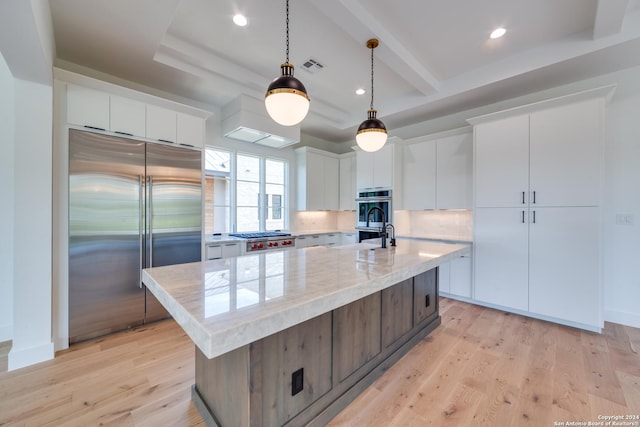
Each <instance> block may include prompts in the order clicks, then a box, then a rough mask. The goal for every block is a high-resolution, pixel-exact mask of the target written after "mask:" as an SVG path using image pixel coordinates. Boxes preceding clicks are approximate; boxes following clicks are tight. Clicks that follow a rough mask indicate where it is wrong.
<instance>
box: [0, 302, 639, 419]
mask: <svg viewBox="0 0 640 427" xmlns="http://www.w3.org/2000/svg"><path fill="white" fill-rule="evenodd" d="M440 301H441V306H440V312H441V315H442V325H441V326H440V327H439V328H437V329H436V330H435V331H434V332H433V333H432V334H431V335H430V336H428V337H427V338H426V339H425V340H423V341H422V342H421V343H420V344H418V345H417V346H416V347H415V348H414V349H412V350H411V351H410V352H409V353H408V354H407V355H405V356H404V357H403V358H402V359H401V360H400V361H399V362H398V363H396V364H395V365H394V366H393V367H392V368H390V369H389V370H388V371H387V372H386V373H385V374H384V375H383V376H382V377H380V378H379V379H378V380H377V381H376V382H375V383H374V384H373V385H372V386H371V387H369V388H368V389H367V390H366V391H365V392H364V393H362V394H361V395H360V396H359V397H358V398H357V399H356V400H355V401H354V402H353V403H352V404H351V405H349V406H348V407H347V408H346V409H345V410H344V411H342V412H341V413H340V414H339V415H338V416H337V417H336V418H335V419H334V420H333V421H332V422H331V424H330V425H331V426H382V425H384V426H403V427H404V426H427V425H434V426H446V425H451V426H474V427H475V426H498V427H500V426H515V425H531V426H536V427H538V426H554V421H556V422H566V421H584V422H588V421H598V416H599V415H635V414H638V415H640V354H639V352H640V329H635V328H630V327H625V326H621V325H616V324H612V323H607V324H606V326H605V330H604V333H603V334H601V335H599V334H594V333H590V332H584V331H580V330H577V329H572V328H568V327H564V326H559V325H555V324H551V323H547V322H542V321H538V320H534V319H529V318H526V317H522V316H517V315H514V314H508V313H504V312H501V311H496V310H491V309H487V308H483V307H479V306H474V305H469V304H465V303H462V302H458V301H454V300H450V299H441V300H440ZM193 370H194V349H193V345H192V344H191V341H190V340H189V338H188V337H186V335H185V334H184V333H183V332H182V330H181V329H180V328H179V327H178V326H177V325H176V324H175V323H174V322H173V321H165V322H160V323H156V324H153V325H149V326H146V327H141V328H137V329H135V330H131V331H127V332H124V333H119V334H115V335H112V336H110V337H107V338H103V339H98V340H94V341H91V342H87V343H83V344H79V345H76V346H74V347H73V348H72V349H70V350H67V351H64V352H61V353H58V355H57V356H56V358H55V359H54V360H52V361H49V362H44V363H41V364H38V365H35V366H31V367H28V368H24V369H20V370H17V371H13V372H10V373H3V374H0V425H1V426H4V425H14V424H15V425H55V426H60V425H74V426H75V425H78V426H89V425H118V426H121V425H136V426H137V425H140V426H142V425H149V426H159V425H162V426H202V425H204V423H203V421H202V419H201V418H200V416H199V414H198V413H197V410H196V409H195V407H194V406H193V404H192V403H191V402H190V387H191V384H192V383H193Z"/></svg>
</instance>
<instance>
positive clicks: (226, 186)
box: [204, 150, 232, 234]
mask: <svg viewBox="0 0 640 427" xmlns="http://www.w3.org/2000/svg"><path fill="white" fill-rule="evenodd" d="M204 169H205V197H204V211H205V214H204V224H205V226H204V230H205V233H206V234H213V233H227V232H229V230H231V206H232V201H231V200H232V199H231V153H230V152H228V151H220V150H206V152H205V166H204Z"/></svg>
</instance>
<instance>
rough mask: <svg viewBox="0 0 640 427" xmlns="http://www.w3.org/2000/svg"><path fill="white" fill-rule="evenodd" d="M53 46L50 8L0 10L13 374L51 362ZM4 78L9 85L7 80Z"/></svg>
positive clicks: (13, 1) (38, 2)
mask: <svg viewBox="0 0 640 427" xmlns="http://www.w3.org/2000/svg"><path fill="white" fill-rule="evenodd" d="M53 46H54V41H53V31H52V26H51V14H50V11H49V2H48V1H47V0H31V1H24V0H3V1H2V2H0V52H2V56H3V57H4V60H6V66H7V67H8V69H9V70H10V71H11V75H12V76H13V101H12V102H11V103H10V104H4V102H6V101H5V100H2V101H0V103H3V104H2V105H3V109H7V110H8V111H9V112H8V113H7V116H5V117H4V118H3V119H2V120H7V118H9V120H10V121H11V123H12V128H13V136H12V137H10V138H8V139H6V140H3V141H2V148H0V150H1V151H2V153H3V154H9V155H10V157H9V156H7V158H8V160H7V158H4V156H3V159H4V161H8V162H10V163H11V166H10V167H9V168H8V169H7V170H6V171H5V172H4V173H10V174H11V177H10V179H12V186H11V187H12V189H11V190H10V191H12V193H11V194H12V197H11V199H9V203H8V204H7V205H8V207H9V209H11V210H12V212H11V214H12V215H13V217H12V218H10V220H11V222H9V223H8V224H9V225H8V226H9V227H10V228H11V232H12V237H11V239H12V241H11V244H10V245H11V246H10V256H9V257H7V258H8V259H7V260H5V259H3V260H2V261H0V262H3V263H7V262H10V263H11V269H9V271H11V274H12V277H11V279H10V280H11V282H12V283H11V284H10V286H12V290H11V293H12V295H11V296H12V302H13V305H12V309H13V313H12V319H13V325H12V336H11V338H12V341H13V345H12V348H11V352H10V353H9V370H14V369H17V368H20V367H23V366H27V365H30V364H33V363H37V362H40V361H44V360H48V359H51V358H53V343H52V339H51V327H52V321H51V303H52V299H51V294H52V290H51V289H52V281H51V257H52V249H51V242H52V237H51V233H52V208H51V204H52V117H53V107H52V82H53V72H52V70H53V64H52V61H53V58H54V57H55V53H54V48H53ZM2 76H3V78H6V72H3V73H2ZM0 84H4V85H6V83H0ZM9 128H11V126H9ZM0 132H4V131H0ZM3 136H4V135H3ZM11 168H13V169H11ZM3 186H4V183H3ZM0 191H7V190H5V189H3V190H0ZM3 195H4V192H3ZM2 215H6V213H5V212H4V211H3V213H2ZM3 226H6V225H4V223H3ZM3 231H4V230H3ZM3 250H6V246H3ZM3 258H4V257H3ZM3 289H5V288H4V287H3ZM3 292H5V291H3Z"/></svg>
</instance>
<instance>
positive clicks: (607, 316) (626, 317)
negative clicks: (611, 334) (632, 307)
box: [604, 310, 640, 328]
mask: <svg viewBox="0 0 640 427" xmlns="http://www.w3.org/2000/svg"><path fill="white" fill-rule="evenodd" d="M604 320H605V321H606V322H612V323H619V324H621V325H626V326H633V327H634V328H640V314H638V313H628V312H626V311H615V310H605V311H604Z"/></svg>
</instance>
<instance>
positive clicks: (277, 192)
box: [205, 149, 288, 233]
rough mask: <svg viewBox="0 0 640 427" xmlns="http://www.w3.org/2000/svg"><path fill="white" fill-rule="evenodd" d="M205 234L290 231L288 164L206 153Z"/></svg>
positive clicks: (213, 150) (208, 151)
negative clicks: (288, 226) (288, 227)
mask: <svg viewBox="0 0 640 427" xmlns="http://www.w3.org/2000/svg"><path fill="white" fill-rule="evenodd" d="M205 159H206V163H205V170H206V173H205V182H206V190H205V191H206V196H205V211H206V212H205V232H206V233H228V232H232V231H237V232H252V231H270V230H281V229H286V228H287V224H288V210H287V206H286V201H287V193H286V192H287V185H288V178H287V169H288V168H287V166H288V165H287V162H286V161H284V160H279V159H273V158H267V157H262V156H257V155H252V154H234V153H231V152H228V151H223V150H218V149H207V150H206V156H205Z"/></svg>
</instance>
